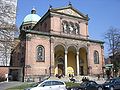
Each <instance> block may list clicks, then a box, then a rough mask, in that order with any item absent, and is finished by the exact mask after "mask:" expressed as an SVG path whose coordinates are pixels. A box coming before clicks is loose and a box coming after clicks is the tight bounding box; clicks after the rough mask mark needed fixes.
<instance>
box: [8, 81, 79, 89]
mask: <svg viewBox="0 0 120 90" xmlns="http://www.w3.org/2000/svg"><path fill="white" fill-rule="evenodd" d="M33 85H34V84H29V83H25V84H22V85H20V86H16V87H12V88H9V89H7V90H24V89H25V88H29V87H32V86H33ZM79 85H80V84H79V83H72V82H66V86H67V87H71V86H79Z"/></svg>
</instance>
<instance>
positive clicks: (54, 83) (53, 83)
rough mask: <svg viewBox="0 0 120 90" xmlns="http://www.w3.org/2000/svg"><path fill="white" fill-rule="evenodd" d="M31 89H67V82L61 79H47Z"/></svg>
mask: <svg viewBox="0 0 120 90" xmlns="http://www.w3.org/2000/svg"><path fill="white" fill-rule="evenodd" d="M29 90H67V89H66V84H65V83H64V82H62V81H59V80H45V81H43V82H42V83H40V84H38V85H37V86H36V87H33V88H31V89H29Z"/></svg>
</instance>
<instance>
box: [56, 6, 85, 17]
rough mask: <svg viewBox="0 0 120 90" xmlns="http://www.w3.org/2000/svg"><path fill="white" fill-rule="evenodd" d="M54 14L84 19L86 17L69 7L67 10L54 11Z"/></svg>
mask: <svg viewBox="0 0 120 90" xmlns="http://www.w3.org/2000/svg"><path fill="white" fill-rule="evenodd" d="M54 11H55V12H56V13H61V14H67V15H72V16H76V17H80V18H86V17H87V16H86V15H84V14H82V13H81V12H79V11H78V10H76V9H74V8H72V7H69V8H62V9H54Z"/></svg>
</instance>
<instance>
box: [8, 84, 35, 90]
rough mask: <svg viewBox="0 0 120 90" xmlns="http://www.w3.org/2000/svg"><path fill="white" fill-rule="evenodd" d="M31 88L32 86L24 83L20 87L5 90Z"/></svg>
mask: <svg viewBox="0 0 120 90" xmlns="http://www.w3.org/2000/svg"><path fill="white" fill-rule="evenodd" d="M32 86H33V84H29V83H24V84H22V85H20V86H16V87H12V88H8V89H7V90H24V89H25V88H29V87H32Z"/></svg>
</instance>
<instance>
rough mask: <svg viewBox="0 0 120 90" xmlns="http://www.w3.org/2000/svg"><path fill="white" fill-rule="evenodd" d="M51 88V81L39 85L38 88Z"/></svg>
mask: <svg viewBox="0 0 120 90" xmlns="http://www.w3.org/2000/svg"><path fill="white" fill-rule="evenodd" d="M44 86H51V81H46V82H44V83H42V84H41V85H40V87H44Z"/></svg>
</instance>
